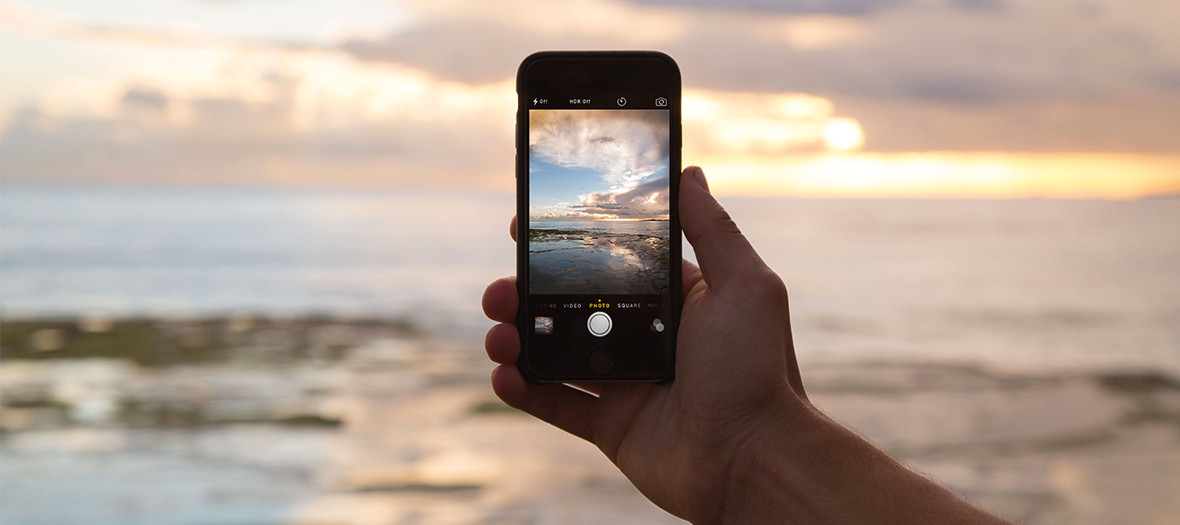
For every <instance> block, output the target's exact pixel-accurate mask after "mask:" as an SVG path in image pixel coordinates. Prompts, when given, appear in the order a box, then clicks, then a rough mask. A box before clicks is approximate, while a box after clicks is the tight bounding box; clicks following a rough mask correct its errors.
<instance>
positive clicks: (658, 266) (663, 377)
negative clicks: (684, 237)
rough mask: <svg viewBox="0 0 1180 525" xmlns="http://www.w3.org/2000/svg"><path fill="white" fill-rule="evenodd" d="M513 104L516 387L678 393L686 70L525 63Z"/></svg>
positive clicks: (587, 58)
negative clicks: (622, 386) (633, 385)
mask: <svg viewBox="0 0 1180 525" xmlns="http://www.w3.org/2000/svg"><path fill="white" fill-rule="evenodd" d="M516 91H517V97H518V104H517V108H518V109H517V115H516V119H517V124H516V126H517V129H516V152H517V153H516V181H517V205H516V206H517V231H516V233H517V236H516V239H517V286H518V293H519V294H520V310H519V318H518V320H517V321H518V323H517V326H518V327H519V331H520V349H521V351H520V358H519V360H518V362H517V366H518V368H519V369H520V371H521V374H522V375H523V376H524V377H525V378H526V379H527V380H529V381H532V382H541V383H563V382H588V381H651V382H664V381H671V380H672V378H673V374H674V371H675V355H676V332H677V328H678V324H679V321H680V305H681V290H680V279H681V275H680V273H681V262H680V261H681V259H680V258H681V245H680V238H681V235H680V222H679V213H678V210H677V204H676V203H677V193H678V192H677V188H678V186H679V180H680V144H681V138H680V69H679V67H678V66H677V65H676V62H675V61H673V60H672V58H671V57H669V56H668V55H665V54H663V53H659V52H654V51H546V52H540V53H535V54H533V55H530V56H529V57H528V58H526V59H525V60H524V62H522V63H521V65H520V69H519V71H518V72H517V84H516Z"/></svg>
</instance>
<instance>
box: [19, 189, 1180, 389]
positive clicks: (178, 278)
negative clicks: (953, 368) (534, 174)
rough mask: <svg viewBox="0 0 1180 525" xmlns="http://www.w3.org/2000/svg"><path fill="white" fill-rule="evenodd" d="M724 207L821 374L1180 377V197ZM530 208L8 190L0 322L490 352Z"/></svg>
mask: <svg viewBox="0 0 1180 525" xmlns="http://www.w3.org/2000/svg"><path fill="white" fill-rule="evenodd" d="M721 201H722V203H723V204H724V205H725V206H726V207H727V209H728V210H729V212H730V213H731V214H732V216H733V217H734V219H735V220H736V222H737V224H738V225H739V227H740V228H742V230H743V232H744V233H745V234H746V235H747V236H748V237H749V238H750V240H751V242H752V243H753V245H754V246H755V247H756V248H757V250H758V251H759V253H760V254H761V256H762V258H763V259H764V260H765V261H766V262H767V263H768V264H769V265H770V266H771V267H772V268H773V269H774V270H776V271H777V272H778V273H779V275H781V276H782V277H783V279H784V281H785V282H786V283H787V287H788V289H789V293H790V296H791V309H792V322H793V325H794V329H795V333H796V346H797V349H798V352H799V355H800V358H801V359H803V360H804V361H846V360H855V361H864V360H870V361H889V360H906V361H914V360H956V361H971V362H982V363H986V364H991V365H996V366H1006V367H1018V368H1022V367H1038V368H1040V367H1065V368H1071V367H1079V366H1080V367H1107V366H1127V367H1149V368H1154V367H1162V368H1169V369H1172V370H1177V369H1180V226H1177V225H1180V199H1178V198H1156V199H1144V200H1135V201H1066V200H954V201H951V200H910V201H906V200H812V199H781V198H765V199H732V198H726V197H725V196H724V195H722V196H721ZM513 212H514V205H513V197H512V196H511V195H509V194H486V193H476V192H454V191H441V190H439V191H425V190H423V191H384V192H359V191H357V192H345V191H310V190H213V189H113V188H60V187H27V186H25V187H22V186H12V185H5V186H3V187H2V188H0V313H2V314H3V316H4V317H6V318H29V317H43V316H96V315H97V316H105V317H116V318H117V317H121V316H148V317H152V316H156V317H175V316H214V315H228V314H237V313H248V314H253V315H275V316H299V315H308V314H326V315H345V316H356V317H391V318H393V317H401V318H407V319H410V320H412V321H414V322H416V323H418V324H419V325H421V326H424V327H426V328H427V329H428V330H430V331H433V332H434V333H437V334H439V335H446V336H461V337H470V338H472V339H473V340H477V339H478V337H479V335H480V334H481V333H482V331H483V330H485V329H486V328H487V327H488V326H489V325H490V324H491V322H490V321H487V320H486V319H484V318H483V316H482V312H481V309H480V302H479V301H480V295H481V293H482V291H483V289H484V287H485V286H486V285H487V283H488V282H490V281H491V280H493V279H495V278H498V277H501V276H506V275H511V274H513V273H515V263H514V261H515V248H514V245H513V243H512V241H511V239H510V238H509V235H508V224H509V220H510V218H511V216H512V214H513ZM660 224H663V223H660ZM640 226H643V225H640ZM685 250H686V255H687V257H688V258H690V259H692V260H695V255H694V254H693V253H692V250H691V247H690V246H688V245H687V244H686V248H685ZM721 256H723V257H724V256H729V254H722V255H721ZM751 328H752V329H753V328H754V327H751ZM474 351H478V349H476V350H474Z"/></svg>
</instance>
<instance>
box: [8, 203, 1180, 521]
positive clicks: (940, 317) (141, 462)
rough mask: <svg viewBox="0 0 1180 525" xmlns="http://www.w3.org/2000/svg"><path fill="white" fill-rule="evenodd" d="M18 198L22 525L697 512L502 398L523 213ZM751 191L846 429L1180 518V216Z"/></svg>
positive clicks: (998, 503) (1099, 509) (988, 493)
mask: <svg viewBox="0 0 1180 525" xmlns="http://www.w3.org/2000/svg"><path fill="white" fill-rule="evenodd" d="M0 200H2V201H3V202H2V205H0V239H2V242H3V249H2V250H0V292H2V293H0V482H2V485H3V490H0V521H3V522H4V523H5V524H8V523H16V524H25V523H46V522H50V523H65V524H70V523H88V524H89V523H99V524H103V523H110V524H115V523H120V524H121V523H128V522H142V523H165V524H167V523H177V524H180V523H184V524H189V523H202V524H241V523H295V524H308V525H310V524H322V523H357V524H365V523H472V522H475V523H520V522H531V523H601V522H604V521H617V522H625V523H665V522H675V521H676V520H674V519H672V518H670V517H668V516H667V515H665V514H664V513H663V512H662V511H661V510H659V509H658V508H656V507H655V506H654V505H652V504H651V503H648V502H647V501H646V500H644V499H643V498H642V496H641V495H639V494H638V493H637V492H636V491H635V489H634V488H632V487H631V485H630V483H629V482H628V481H627V480H626V479H625V478H624V477H622V476H621V475H620V474H619V473H618V472H617V470H615V469H614V467H613V466H612V465H610V464H609V462H608V461H607V460H606V459H605V458H604V457H603V456H602V454H601V453H600V452H598V451H597V450H596V449H595V448H594V447H592V446H589V445H588V444H586V443H583V442H581V441H579V440H577V439H575V438H573V437H570V436H568V435H565V434H563V433H562V432H560V431H558V430H555V429H553V428H550V427H548V426H547V425H545V424H544V423H541V422H538V421H535V420H533V419H532V418H530V417H527V416H524V415H522V414H520V413H518V412H516V411H514V410H511V409H508V408H507V407H505V406H504V405H503V404H501V403H500V402H499V401H498V400H496V398H495V396H494V395H493V394H492V392H491V389H490V387H489V385H488V375H489V374H490V372H491V369H492V364H491V363H490V362H489V361H488V360H487V358H486V357H485V356H484V353H483V348H482V347H483V334H484V332H485V331H486V330H487V328H489V327H490V326H491V325H492V323H491V322H490V321H488V320H487V319H485V318H484V317H483V315H482V313H481V311H480V294H481V293H482V291H483V289H484V287H485V286H486V285H487V283H489V282H491V281H492V280H493V279H496V278H498V277H502V276H505V275H511V274H512V273H513V271H514V270H513V269H514V264H513V261H514V256H515V252H514V245H513V243H512V241H511V240H510V239H509V236H508V232H507V227H508V222H509V221H508V220H509V218H510V217H511V214H512V199H511V196H508V195H480V194H474V193H472V194H456V193H453V192H447V193H421V194H406V193H387V194H381V193H364V194H361V193H345V192H337V193H325V192H313V191H307V192H300V191H262V190H257V191H256V190H250V191H223V190H217V191H213V190H208V191H197V190H192V191H178V190H146V189H128V190H118V189H102V190H83V189H74V190H63V189H38V188H21V187H9V186H6V187H5V188H4V191H3V192H0ZM722 202H723V204H725V206H726V208H727V210H728V211H729V212H730V214H731V215H732V216H733V218H734V220H735V221H736V222H737V224H738V225H739V226H740V227H741V228H742V231H743V233H744V234H745V235H746V236H747V237H748V238H749V239H750V240H751V242H752V243H753V244H754V245H755V246H756V247H757V248H758V250H759V253H760V255H761V256H762V258H763V259H764V260H765V261H766V263H767V264H768V265H769V266H770V267H771V268H772V269H774V270H775V271H776V272H777V273H778V274H779V275H781V276H782V277H783V279H784V281H785V282H786V284H787V288H788V293H789V295H790V301H791V323H792V328H793V331H794V337H795V345H796V349H797V353H798V357H799V361H800V365H801V367H802V372H803V378H804V382H805V384H806V387H807V389H808V392H809V394H810V396H811V398H812V399H813V400H814V401H815V402H816V403H817V404H818V405H819V406H820V407H822V408H823V409H824V410H826V411H827V412H828V413H829V414H830V415H831V416H832V417H833V418H835V419H837V420H839V421H841V422H844V423H846V424H848V425H850V426H852V427H854V428H856V429H857V430H858V431H860V432H862V433H863V434H864V435H866V436H867V437H869V438H870V439H872V440H873V441H874V442H876V443H878V444H879V445H880V446H882V447H883V448H885V449H886V450H888V451H890V452H892V453H894V454H896V455H897V456H898V457H900V458H902V459H903V460H905V461H907V462H908V463H910V464H911V465H913V466H914V467H915V468H918V469H920V470H922V471H924V472H927V473H929V474H930V475H932V476H934V477H936V478H937V479H939V480H940V481H941V482H943V483H946V484H947V485H948V486H950V487H951V488H952V489H954V490H955V491H957V492H959V493H960V494H963V495H965V496H968V497H971V498H973V499H975V500H977V501H979V502H980V503H981V504H982V505H984V506H985V507H987V508H989V509H992V510H995V511H996V512H998V513H1000V514H1002V515H1004V516H1008V517H1011V518H1014V519H1018V520H1021V521H1023V522H1025V523H1035V524H1055V523H1071V524H1073V523H1082V524H1106V523H1111V524H1114V523H1118V524H1123V523H1142V524H1154V523H1173V522H1175V521H1176V518H1177V516H1180V509H1178V508H1177V504H1176V502H1175V501H1176V498H1175V497H1174V496H1175V494H1177V493H1178V492H1180V479H1178V477H1180V474H1178V473H1180V450H1178V446H1180V416H1178V412H1180V398H1178V396H1180V390H1178V388H1177V381H1178V378H1180V325H1177V323H1176V319H1178V318H1180V299H1178V298H1180V279H1178V278H1177V277H1176V276H1177V275H1178V273H1177V270H1178V269H1180V268H1178V267H1177V261H1180V242H1178V241H1177V238H1176V236H1175V224H1178V223H1180V199H1174V198H1159V199H1143V200H1137V201H1064V200H1046V201H1039V200H1018V201H984V200H977V201H971V200H965V201H901V200H888V201H886V200H881V201H873V200H808V199H725V198H723V199H722ZM441 209H446V210H448V213H449V214H450V215H449V217H448V219H447V220H423V219H422V218H423V217H426V216H427V214H428V213H429V212H431V211H432V210H441ZM685 251H686V257H688V258H689V259H690V260H693V259H694V258H695V256H694V254H693V253H692V251H691V249H690V247H688V246H686V247H685Z"/></svg>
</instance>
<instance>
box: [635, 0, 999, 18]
mask: <svg viewBox="0 0 1180 525" xmlns="http://www.w3.org/2000/svg"><path fill="white" fill-rule="evenodd" d="M959 1H960V2H971V1H975V2H984V1H987V0H959ZM992 1H997V0H992ZM631 2H632V3H635V4H641V5H642V4H647V5H679V6H687V7H704V8H715V9H738V10H749V11H756V12H770V13H787V14H796V15H799V14H807V15H812V14H825V15H846V16H863V15H870V14H872V13H875V12H878V11H880V10H883V9H888V8H891V7H894V6H897V5H900V4H902V3H903V2H902V0H737V1H726V0H631Z"/></svg>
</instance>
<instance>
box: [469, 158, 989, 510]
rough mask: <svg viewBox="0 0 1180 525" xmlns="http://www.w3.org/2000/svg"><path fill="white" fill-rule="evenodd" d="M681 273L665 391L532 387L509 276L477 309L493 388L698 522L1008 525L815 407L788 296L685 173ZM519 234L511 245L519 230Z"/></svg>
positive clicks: (694, 171)
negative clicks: (524, 371) (685, 251)
mask: <svg viewBox="0 0 1180 525" xmlns="http://www.w3.org/2000/svg"><path fill="white" fill-rule="evenodd" d="M679 204H680V220H681V226H682V228H683V230H684V234H685V237H686V238H687V239H688V241H689V242H690V243H691V244H692V246H693V249H694V251H695V252H696V255H697V259H698V261H699V262H700V267H697V266H696V265H693V264H692V263H690V262H687V261H684V262H683V265H684V273H683V293H684V308H683V313H682V316H681V323H680V329H679V330H680V331H679V333H678V336H677V337H678V346H677V361H676V380H675V381H674V382H672V383H671V384H646V383H645V384H635V383H594V384H585V385H578V387H579V388H581V389H582V390H586V391H588V392H593V393H594V394H596V395H591V394H590V393H587V392H584V391H580V390H578V389H575V388H571V387H570V386H567V385H538V384H531V383H527V382H525V380H524V379H523V377H521V374H520V371H519V370H517V368H516V364H515V363H516V360H517V357H518V356H519V354H520V338H519V333H518V332H517V328H516V326H515V324H514V322H515V316H516V312H517V308H518V307H519V298H518V297H517V291H516V282H515V278H513V277H508V278H503V279H499V280H497V281H495V282H493V283H492V284H491V285H489V286H488V288H487V290H486V291H485V293H484V297H483V307H484V311H485V313H486V314H487V316H488V317H489V318H490V319H492V320H494V321H498V322H499V323H500V324H497V325H496V326H494V327H492V328H491V329H490V330H489V331H488V333H487V337H486V339H485V348H486V349H487V352H488V356H489V357H490V358H491V359H492V361H495V362H496V363H499V366H497V367H496V369H495V370H494V371H493V372H492V388H493V389H494V390H495V392H496V395H498V396H499V397H500V399H502V400H503V401H504V402H505V403H507V404H508V405H510V406H512V407H515V408H518V409H521V410H523V411H525V412H527V413H529V414H531V415H533V416H535V417H537V418H539V419H541V420H543V421H546V422H548V423H550V424H552V425H554V426H556V427H558V428H561V429H562V430H565V431H566V432H569V433H571V434H573V435H575V436H578V437H581V438H582V439H585V440H587V441H589V442H591V443H594V444H595V445H596V446H598V448H599V449H601V450H602V452H603V453H604V454H606V456H607V457H608V458H610V460H611V461H612V462H614V464H615V465H617V466H618V468H619V470H620V471H622V472H623V474H624V475H626V476H627V478H628V479H630V480H631V482H632V483H633V484H634V485H635V486H636V487H637V488H638V489H639V490H640V491H641V492H642V493H643V494H644V495H645V496H646V497H647V498H648V499H650V500H651V501H652V502H654V503H655V504H657V505H659V506H660V507H661V508H663V509H665V510H667V511H668V512H670V513H672V514H675V515H676V516H679V517H681V518H684V519H687V520H689V521H692V522H694V523H748V522H762V521H768V520H774V521H777V522H783V521H785V522H800V523H853V522H861V523H910V522H915V523H916V522H923V523H938V522H944V523H945V522H955V523H1004V521H1003V520H1000V519H999V518H997V517H995V516H993V515H990V514H988V513H986V512H985V511H983V510H981V509H979V508H978V507H976V506H974V505H972V504H971V503H969V502H968V501H966V500H964V499H962V498H960V497H958V496H956V495H955V494H953V493H952V492H950V491H948V490H946V489H945V488H943V487H941V486H940V485H938V484H937V483H934V482H932V481H930V480H929V479H927V478H925V477H923V476H922V475H920V474H918V473H915V472H913V471H911V470H910V469H908V468H906V467H905V466H904V465H902V464H901V463H900V462H898V461H896V460H895V459H893V458H892V457H890V456H889V455H888V454H886V453H885V452H883V451H881V450H880V449H878V448H876V447H875V446H873V445H872V444H870V443H869V442H867V441H865V440H864V439H862V438H861V437H859V436H858V435H857V434H855V433H854V432H852V431H850V430H849V429H847V428H845V427H843V426H841V425H839V424H837V423H835V422H834V421H832V420H831V419H830V418H828V417H826V416H825V415H824V414H823V413H822V412H820V411H819V410H818V409H817V408H815V407H814V406H813V405H812V404H811V402H810V401H809V400H808V398H807V393H806V391H805V390H804V388H803V381H802V379H801V376H800V373H799V366H798V364H797V362H796V359H795V348H794V343H793V341H792V338H791V325H790V312H789V309H788V302H787V289H786V286H785V285H784V284H783V281H782V279H780V278H779V277H778V275H776V274H775V273H774V272H773V271H772V270H770V268H768V267H767V266H766V264H765V263H764V262H763V261H762V259H761V258H760V257H759V256H758V254H757V252H755V251H754V248H753V247H752V246H751V245H750V243H749V241H747V240H746V238H745V236H743V235H742V233H741V231H740V230H739V229H738V227H737V225H736V224H734V222H733V220H731V219H730V217H729V214H728V213H726V211H725V210H724V209H723V208H722V207H721V205H720V204H718V202H717V201H716V200H715V199H714V198H713V196H712V195H711V194H710V193H709V189H708V182H707V181H706V180H705V176H704V172H703V171H702V170H701V169H700V168H697V167H690V168H688V169H686V170H685V171H684V174H683V176H682V177H681V183H680V202H679ZM511 232H512V234H513V238H514V239H515V232H516V219H515V218H513V221H512V227H511Z"/></svg>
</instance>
